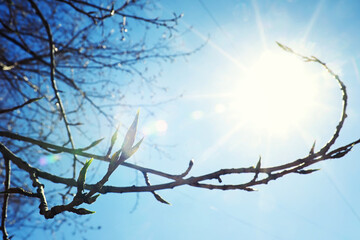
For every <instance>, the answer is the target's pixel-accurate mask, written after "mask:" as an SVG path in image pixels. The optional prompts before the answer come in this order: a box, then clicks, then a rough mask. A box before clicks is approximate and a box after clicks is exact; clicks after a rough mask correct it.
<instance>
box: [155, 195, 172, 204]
mask: <svg viewBox="0 0 360 240" xmlns="http://www.w3.org/2000/svg"><path fill="white" fill-rule="evenodd" d="M152 193H153V195H154V197H155V198H156V200H158V201H159V202H161V203H165V204H168V205H171V204H170V203H169V202H168V201H166V200H165V199H163V198H162V197H161V196H160V195H159V194H157V193H156V192H152Z"/></svg>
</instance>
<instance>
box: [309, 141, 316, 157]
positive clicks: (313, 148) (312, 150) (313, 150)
mask: <svg viewBox="0 0 360 240" xmlns="http://www.w3.org/2000/svg"><path fill="white" fill-rule="evenodd" d="M315 144H316V140H315V141H314V143H313V145H312V147H311V149H310V152H309V155H313V154H314V153H315Z"/></svg>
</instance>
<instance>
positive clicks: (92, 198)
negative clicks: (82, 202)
mask: <svg viewBox="0 0 360 240" xmlns="http://www.w3.org/2000/svg"><path fill="white" fill-rule="evenodd" d="M100 195H101V194H100V193H99V194H96V195H95V196H92V197H90V198H89V199H87V201H86V203H88V204H92V203H94V202H95V201H96V199H97V198H98V197H99V196H100Z"/></svg>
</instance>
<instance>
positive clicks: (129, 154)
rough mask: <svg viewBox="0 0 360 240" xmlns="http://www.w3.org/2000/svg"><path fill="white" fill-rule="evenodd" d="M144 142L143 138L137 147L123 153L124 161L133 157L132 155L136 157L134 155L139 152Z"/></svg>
mask: <svg viewBox="0 0 360 240" xmlns="http://www.w3.org/2000/svg"><path fill="white" fill-rule="evenodd" d="M143 140H144V138H142V139H141V140H140V141H139V142H138V143H137V144H136V145H135V146H133V147H132V148H131V149H130V151H123V158H124V160H126V159H128V158H129V157H131V156H132V155H134V153H136V152H137V150H138V149H139V147H140V144H141V143H142V141H143Z"/></svg>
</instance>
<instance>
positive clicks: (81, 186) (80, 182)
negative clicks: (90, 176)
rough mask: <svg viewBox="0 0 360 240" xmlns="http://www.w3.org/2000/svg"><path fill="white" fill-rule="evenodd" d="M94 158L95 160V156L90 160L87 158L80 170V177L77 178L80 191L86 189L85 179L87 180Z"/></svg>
mask: <svg viewBox="0 0 360 240" xmlns="http://www.w3.org/2000/svg"><path fill="white" fill-rule="evenodd" d="M93 160H94V159H93V158H91V159H90V160H86V162H85V164H84V166H83V167H82V168H81V170H80V173H79V177H78V180H77V185H78V188H79V189H78V190H80V191H82V190H83V189H84V185H85V180H86V172H87V170H88V168H89V166H90V164H91V163H92V161H93Z"/></svg>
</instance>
